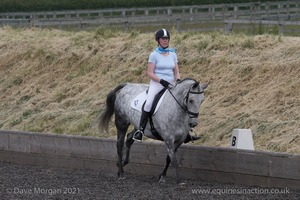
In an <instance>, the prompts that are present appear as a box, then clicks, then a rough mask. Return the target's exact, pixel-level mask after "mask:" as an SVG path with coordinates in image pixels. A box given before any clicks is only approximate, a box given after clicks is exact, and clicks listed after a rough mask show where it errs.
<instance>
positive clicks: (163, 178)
mask: <svg viewBox="0 0 300 200" xmlns="http://www.w3.org/2000/svg"><path fill="white" fill-rule="evenodd" d="M158 183H160V184H164V183H166V178H165V177H164V176H161V177H160V178H159V180H158Z"/></svg>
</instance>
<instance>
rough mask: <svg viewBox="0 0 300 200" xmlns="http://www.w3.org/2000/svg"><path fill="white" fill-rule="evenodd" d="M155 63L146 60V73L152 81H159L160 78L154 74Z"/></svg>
mask: <svg viewBox="0 0 300 200" xmlns="http://www.w3.org/2000/svg"><path fill="white" fill-rule="evenodd" d="M154 69H155V64H154V63H152V62H148V68H147V75H148V76H149V78H151V79H152V80H153V81H156V82H159V81H160V78H159V77H158V76H156V75H155V74H154Z"/></svg>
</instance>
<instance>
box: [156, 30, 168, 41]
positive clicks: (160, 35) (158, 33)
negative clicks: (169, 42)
mask: <svg viewBox="0 0 300 200" xmlns="http://www.w3.org/2000/svg"><path fill="white" fill-rule="evenodd" d="M159 38H168V39H170V33H169V31H168V30H167V29H164V28H162V29H159V30H158V31H156V32H155V40H156V41H158V39H159Z"/></svg>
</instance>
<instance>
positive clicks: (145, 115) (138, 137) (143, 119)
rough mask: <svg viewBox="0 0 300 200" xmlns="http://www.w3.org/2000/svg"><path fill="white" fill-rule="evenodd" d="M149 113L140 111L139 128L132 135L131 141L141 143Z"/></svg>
mask: <svg viewBox="0 0 300 200" xmlns="http://www.w3.org/2000/svg"><path fill="white" fill-rule="evenodd" d="M149 115H150V112H146V111H144V110H143V111H142V115H141V120H140V128H139V130H137V131H136V132H135V133H134V134H133V137H132V139H133V140H136V141H139V142H142V139H143V134H144V130H145V128H146V125H147V122H148V118H149Z"/></svg>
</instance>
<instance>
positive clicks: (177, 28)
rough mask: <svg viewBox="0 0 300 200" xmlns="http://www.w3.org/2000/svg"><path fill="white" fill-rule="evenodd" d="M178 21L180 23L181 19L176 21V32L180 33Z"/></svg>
mask: <svg viewBox="0 0 300 200" xmlns="http://www.w3.org/2000/svg"><path fill="white" fill-rule="evenodd" d="M180 21H181V19H176V31H177V32H179V31H180Z"/></svg>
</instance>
